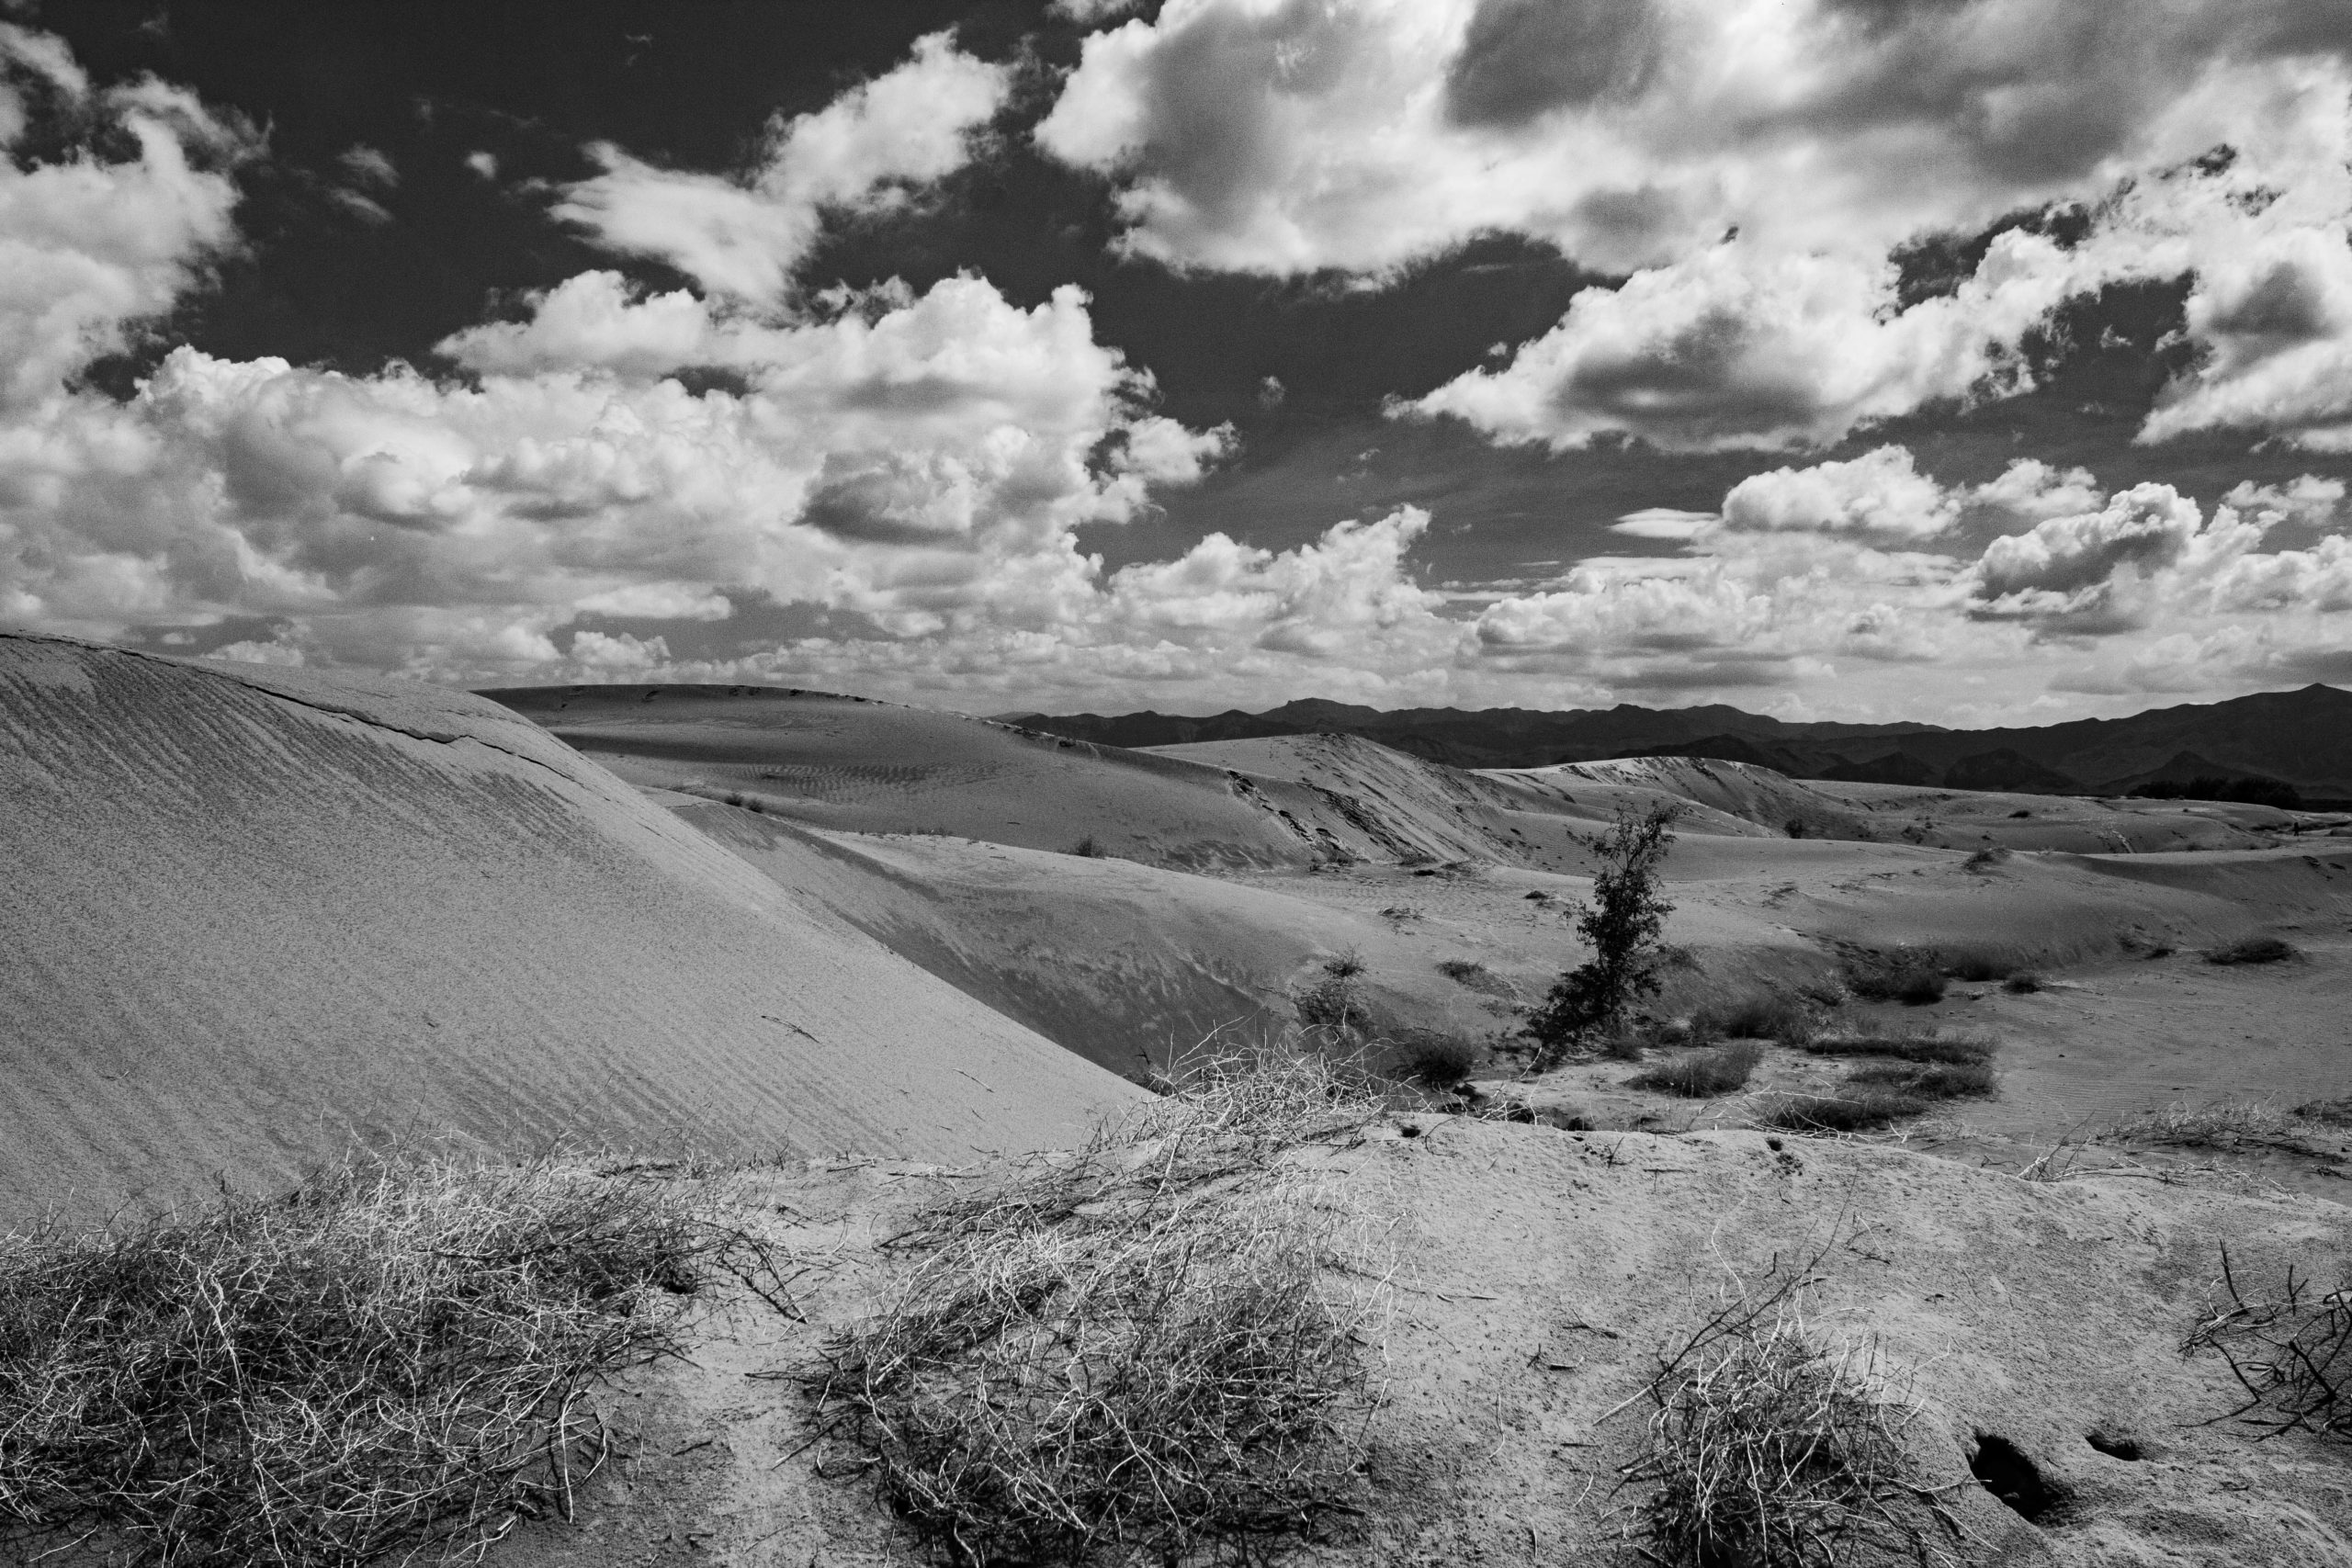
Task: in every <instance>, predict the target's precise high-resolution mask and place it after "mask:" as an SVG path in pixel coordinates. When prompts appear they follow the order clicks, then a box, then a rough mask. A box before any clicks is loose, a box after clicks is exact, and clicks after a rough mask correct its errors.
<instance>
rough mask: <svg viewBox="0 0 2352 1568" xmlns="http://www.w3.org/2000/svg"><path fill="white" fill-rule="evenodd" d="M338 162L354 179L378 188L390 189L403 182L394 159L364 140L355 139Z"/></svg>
mask: <svg viewBox="0 0 2352 1568" xmlns="http://www.w3.org/2000/svg"><path fill="white" fill-rule="evenodd" d="M336 162H338V163H340V164H342V165H343V166H344V169H345V172H346V173H348V174H349V175H351V177H352V178H353V179H355V180H357V181H358V182H359V183H360V184H361V185H367V186H375V187H376V188H377V189H378V190H390V189H391V188H392V187H393V186H397V185H399V184H400V183H401V172H400V170H398V169H397V168H395V167H393V166H392V161H391V160H390V158H387V157H386V156H384V154H383V153H382V152H379V151H377V150H376V149H375V148H373V147H370V146H368V144H367V143H366V142H364V141H355V142H353V143H352V144H351V145H350V146H348V147H346V148H345V149H344V150H343V155H342V157H340V158H339V159H337V160H336Z"/></svg>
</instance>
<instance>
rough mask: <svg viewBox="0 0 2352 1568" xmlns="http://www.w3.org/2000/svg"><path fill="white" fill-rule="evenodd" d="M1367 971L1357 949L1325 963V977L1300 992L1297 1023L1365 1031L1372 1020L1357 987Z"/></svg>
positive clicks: (1321, 1027)
mask: <svg viewBox="0 0 2352 1568" xmlns="http://www.w3.org/2000/svg"><path fill="white" fill-rule="evenodd" d="M1363 971H1364V963H1363V959H1362V958H1361V957H1359V956H1358V955H1357V953H1356V952H1355V950H1354V949H1352V948H1351V949H1349V950H1348V951H1347V952H1345V953H1340V954H1339V955H1338V956H1336V957H1332V958H1327V959H1325V960H1324V961H1323V977H1322V978H1321V979H1319V980H1317V981H1316V982H1315V983H1314V984H1313V985H1311V986H1309V987H1306V989H1305V990H1304V991H1301V992H1300V993H1299V994H1298V996H1297V998H1296V999H1295V1002H1294V1003H1293V1006H1294V1008H1295V1010H1296V1012H1297V1014H1298V1021H1299V1022H1300V1023H1301V1024H1303V1025H1305V1026H1306V1027H1307V1028H1309V1029H1327V1030H1336V1031H1342V1032H1344V1031H1351V1030H1362V1029H1363V1028H1364V1027H1365V1026H1366V1025H1368V1024H1369V1023H1370V1022H1371V1021H1372V1015H1371V1014H1370V1013H1369V1012H1368V1011H1367V1010H1365V1008H1364V1005H1363V999H1362V998H1361V997H1360V996H1359V994H1358V992H1357V988H1356V977H1357V976H1360V975H1362V974H1363Z"/></svg>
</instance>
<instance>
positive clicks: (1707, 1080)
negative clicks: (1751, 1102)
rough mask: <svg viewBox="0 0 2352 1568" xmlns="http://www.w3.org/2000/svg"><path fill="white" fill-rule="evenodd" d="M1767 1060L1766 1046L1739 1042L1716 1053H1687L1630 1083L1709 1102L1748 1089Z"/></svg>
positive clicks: (1640, 1074) (1638, 1074) (1748, 1041)
mask: <svg viewBox="0 0 2352 1568" xmlns="http://www.w3.org/2000/svg"><path fill="white" fill-rule="evenodd" d="M1763 1059H1764V1047H1763V1045H1762V1044H1761V1043H1758V1042H1757V1041H1754V1040H1736V1041H1734V1042H1732V1043H1730V1044H1728V1045H1718V1046H1715V1047H1714V1048H1713V1049H1712V1050H1705V1051H1686V1052H1684V1053H1682V1054H1681V1055H1679V1056H1676V1057H1675V1058H1674V1059H1673V1060H1671V1061H1668V1062H1661V1063H1659V1064H1658V1065H1657V1066H1654V1067H1649V1068H1646V1069H1645V1070H1644V1071H1642V1072H1639V1073H1636V1074H1634V1077H1632V1078H1631V1079H1630V1080H1629V1081H1630V1082H1631V1083H1632V1084H1633V1085H1634V1088H1636V1089H1662V1090H1664V1091H1665V1092H1666V1093H1668V1094H1679V1095H1681V1096H1683V1097H1685V1098H1686V1099H1690V1100H1709V1099H1713V1097H1714V1096H1716V1095H1719V1094H1729V1093H1731V1092H1732V1091H1733V1090H1734V1089H1741V1088H1744V1087H1746V1085H1747V1080H1748V1078H1749V1077H1752V1076H1754V1074H1755V1072H1756V1066H1757V1064H1758V1063H1759V1062H1761V1061H1763Z"/></svg>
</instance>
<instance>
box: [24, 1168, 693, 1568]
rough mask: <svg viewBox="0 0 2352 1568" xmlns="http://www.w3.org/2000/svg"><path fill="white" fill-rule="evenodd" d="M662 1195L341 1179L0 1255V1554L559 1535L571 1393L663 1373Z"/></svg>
mask: <svg viewBox="0 0 2352 1568" xmlns="http://www.w3.org/2000/svg"><path fill="white" fill-rule="evenodd" d="M707 1235H708V1232H707V1230H706V1229H705V1228H704V1227H702V1226H700V1225H699V1224H697V1223H696V1221H695V1218H694V1217H693V1215H692V1213H690V1212H689V1211H688V1210H687V1209H686V1207H685V1206H684V1204H683V1202H682V1201H680V1200H679V1199H678V1198H676V1197H675V1196H673V1189H669V1188H666V1187H663V1186H662V1185H659V1184H655V1183H650V1182H646V1181H643V1180H635V1181H632V1180H625V1179H621V1180H614V1179H595V1178H593V1177H589V1176H585V1175H573V1174H569V1173H565V1172H562V1171H559V1170H557V1169H554V1168H548V1167H530V1168H522V1169H507V1170H489V1169H479V1168H462V1167H458V1166H454V1165H445V1164H412V1165H383V1166H376V1167H364V1168H363V1167H357V1166H351V1167H344V1168H335V1169H332V1170H329V1171H326V1172H323V1173H322V1174H319V1175H317V1176H314V1177H312V1178H311V1179H308V1180H307V1181H305V1182H304V1183H303V1184H302V1185H301V1186H300V1187H299V1188H297V1189H296V1190H294V1191H293V1192H291V1193H289V1194H288V1195H286V1196H284V1197H280V1198H274V1199H264V1198H256V1197H245V1196H236V1195H229V1196H224V1197H223V1198H222V1199H221V1200H220V1201H219V1202H218V1203H216V1204H214V1205H213V1206H211V1207H209V1208H208V1209H205V1210H202V1211H200V1212H191V1213H180V1214H164V1215H158V1216H155V1217H152V1218H149V1219H145V1220H141V1221H134V1222H128V1223H123V1224H118V1225H116V1226H114V1227H112V1228H110V1229H107V1230H106V1231H103V1232H98V1233H93V1234H87V1235H69V1234H65V1233H63V1232H60V1231H55V1230H44V1231H40V1232H36V1233H33V1234H31V1235H17V1236H13V1237H9V1238H7V1239H6V1240H5V1241H0V1544H5V1543H6V1541H8V1540H16V1541H17V1542H18V1543H19V1544H24V1543H28V1542H29V1541H31V1540H37V1539H39V1538H40V1537H44V1536H69V1537H72V1538H74V1539H75V1540H80V1541H83V1542H85V1544H87V1545H90V1546H92V1547H94V1548H96V1550H97V1551H101V1552H103V1553H104V1554H105V1555H106V1556H107V1558H108V1559H109V1560H114V1559H119V1560H122V1561H128V1562H144V1563H157V1564H174V1565H181V1564H186V1565H195V1564H207V1565H213V1564H217V1565H220V1568H228V1565H231V1564H246V1563H268V1564H295V1563H302V1564H310V1563H353V1564H356V1563H361V1562H368V1561H372V1560H375V1559H377V1558H380V1557H390V1556H398V1557H400V1558H401V1560H402V1561H408V1560H410V1559H412V1558H413V1557H418V1556H424V1557H436V1556H437V1557H440V1558H443V1559H445V1560H450V1561H470V1560H473V1559H475V1558H477V1557H478V1556H479V1555H480V1554H481V1552H482V1551H485V1550H486V1549H487V1548H488V1547H489V1545H490V1544H491V1543H492V1541H495V1540H498V1539H499V1538H500V1537H502V1536H503V1535H504V1534H505V1533H506V1531H507V1530H508V1529H511V1528H512V1526H513V1524H514V1522H515V1520H516V1519H517V1518H518V1517H525V1516H530V1515H537V1514H541V1513H545V1512H548V1511H550V1510H558V1511H565V1512H568V1511H569V1509H570V1506H571V1492H572V1487H573V1486H574V1484H575V1483H577V1482H578V1481H579V1480H580V1479H581V1478H582V1477H583V1476H584V1475H586V1474H588V1473H590V1472H594V1470H595V1468H596V1467H597V1465H598V1464H600V1463H601V1462H602V1461H603V1460H604V1458H605V1452H606V1448H607V1438H606V1434H605V1427H604V1426H603V1423H602V1422H601V1421H599V1420H598V1419H597V1418H596V1416H594V1413H593V1411H592V1409H591V1407H590V1405H589V1403H588V1396H589V1394H590V1392H591V1391H592V1390H593V1389H594V1387H595V1385H596V1384H597V1383H598V1382H600V1381H601V1380H603V1379H605V1378H606V1377H608V1376H610V1375H611V1374H613V1373H615V1372H616V1371H620V1370H621V1369H623V1368H626V1367H629V1366H633V1365H636V1364H638V1363H640V1362H643V1361H645V1360H648V1359H651V1358H652V1357H654V1356H656V1355H659V1354H662V1353H663V1352H664V1351H669V1350H673V1349H674V1348H675V1347H676V1345H677V1342H678V1341H677V1337H676V1321H677V1320H676V1317H675V1314H673V1313H671V1312H669V1311H667V1310H664V1308H663V1306H662V1303H663V1301H664V1299H665V1296H666V1295H667V1294H668V1293H670V1292H687V1291H691V1290H693V1289H694V1288H695V1285H696V1283H697V1282H698V1280H699V1279H700V1277H701V1273H702V1270H703V1265H704V1264H705V1262H707V1243H706V1238H707Z"/></svg>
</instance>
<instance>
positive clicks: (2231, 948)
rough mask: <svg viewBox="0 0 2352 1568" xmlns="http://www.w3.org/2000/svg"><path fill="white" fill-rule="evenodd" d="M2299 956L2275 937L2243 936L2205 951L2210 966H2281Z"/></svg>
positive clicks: (2206, 960) (2285, 943) (2291, 947)
mask: <svg viewBox="0 0 2352 1568" xmlns="http://www.w3.org/2000/svg"><path fill="white" fill-rule="evenodd" d="M2296 955H2297V952H2296V949H2295V948H2294V947H2293V946H2292V945H2290V944H2289V943H2287V942H2281V941H2280V940H2279V939H2278V938H2277V937H2275V936H2242V937H2240V938H2238V940H2237V941H2235V942H2223V943H2222V945H2221V946H2219V947H2209V948H2207V949H2206V950H2205V962H2206V963H2208V964H2279V963H2284V962H2285V961H2286V960H2288V959H2290V958H2293V957H2295V956H2296Z"/></svg>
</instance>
